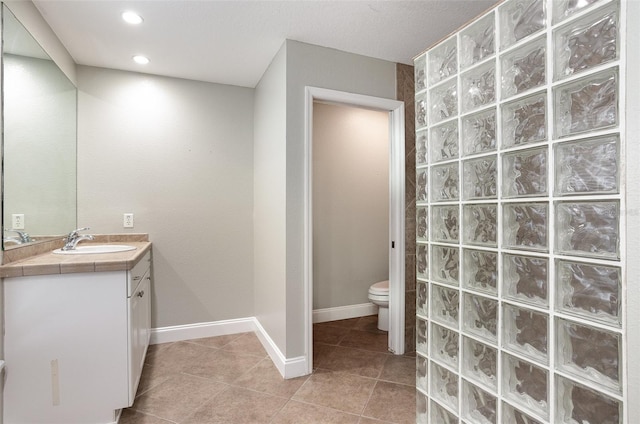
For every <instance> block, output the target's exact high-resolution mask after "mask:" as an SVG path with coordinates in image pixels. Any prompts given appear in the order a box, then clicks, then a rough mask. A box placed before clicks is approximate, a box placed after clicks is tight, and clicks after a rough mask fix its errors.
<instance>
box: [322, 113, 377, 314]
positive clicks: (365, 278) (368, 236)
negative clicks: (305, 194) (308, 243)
mask: <svg viewBox="0 0 640 424" xmlns="http://www.w3.org/2000/svg"><path fill="white" fill-rule="evenodd" d="M387 279H389V113H388V112H381V111H373V110H367V109H360V108H355V107H350V106H344V105H332V104H324V103H318V102H316V103H315V104H314V107H313V309H324V308H333V307H337V306H347V305H355V304H362V303H367V302H368V301H369V300H368V298H367V296H368V289H369V286H370V285H371V284H373V283H375V282H377V281H381V280H387Z"/></svg>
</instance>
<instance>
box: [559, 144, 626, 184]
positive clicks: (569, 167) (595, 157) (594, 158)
mask: <svg viewBox="0 0 640 424" xmlns="http://www.w3.org/2000/svg"><path fill="white" fill-rule="evenodd" d="M619 157H620V139H619V136H618V135H610V136H604V137H595V138H590V139H586V140H578V141H572V142H567V143H559V144H556V145H555V163H556V165H555V172H556V177H555V178H556V184H555V191H556V195H560V196H562V195H574V194H613V193H618V190H619V182H618V180H619V178H620V176H619V175H620V173H619V170H618V160H619Z"/></svg>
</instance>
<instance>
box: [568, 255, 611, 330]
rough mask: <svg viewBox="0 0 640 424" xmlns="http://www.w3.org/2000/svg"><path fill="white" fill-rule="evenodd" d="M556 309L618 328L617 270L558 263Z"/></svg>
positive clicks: (582, 264)
mask: <svg viewBox="0 0 640 424" xmlns="http://www.w3.org/2000/svg"><path fill="white" fill-rule="evenodd" d="M556 275H557V277H556V287H557V294H556V307H557V308H558V309H559V310H561V311H563V312H566V313H567V314H571V315H577V316H580V317H583V318H587V319H590V320H594V321H600V322H603V323H606V324H613V325H616V326H620V324H621V301H622V275H621V270H620V268H617V267H610V266H603V265H592V264H586V263H578V262H569V261H563V260H559V261H557V263H556Z"/></svg>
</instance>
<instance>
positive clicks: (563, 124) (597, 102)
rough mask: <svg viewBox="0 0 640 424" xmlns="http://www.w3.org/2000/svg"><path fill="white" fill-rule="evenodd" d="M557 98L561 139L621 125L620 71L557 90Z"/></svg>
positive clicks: (554, 96) (613, 70)
mask: <svg viewBox="0 0 640 424" xmlns="http://www.w3.org/2000/svg"><path fill="white" fill-rule="evenodd" d="M553 99H554V100H553V101H554V105H555V125H556V134H557V135H558V137H564V136H569V135H573V134H579V133H583V132H586V131H593V130H597V129H604V128H608V127H613V126H615V125H617V124H618V71H617V69H608V70H606V71H604V72H600V73H598V74H594V75H589V76H588V77H585V78H582V79H579V80H577V81H572V82H570V83H567V84H564V85H560V86H557V87H554V89H553Z"/></svg>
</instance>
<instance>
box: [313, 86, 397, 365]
mask: <svg viewBox="0 0 640 424" xmlns="http://www.w3.org/2000/svg"><path fill="white" fill-rule="evenodd" d="M314 101H323V102H330V103H337V104H342V105H347V106H355V107H361V108H365V109H373V110H380V111H387V112H389V242H390V246H389V350H390V351H391V352H393V353H395V354H398V355H401V354H403V353H404V336H405V334H404V331H405V330H404V328H405V316H404V315H405V304H404V302H405V300H404V298H405V293H404V290H405V148H404V142H405V141H404V103H403V102H400V101H398V100H391V99H385V98H382V97H373V96H365V95H362V94H354V93H348V92H344V91H336V90H329V89H325V88H317V87H309V86H307V87H305V118H304V122H305V137H304V194H303V195H304V240H303V242H304V246H303V256H304V259H303V266H304V269H303V273H304V277H303V278H304V282H303V284H304V297H305V304H304V319H305V335H304V339H305V343H306V346H307V347H306V355H305V356H306V360H307V371H308V373H309V374H311V372H312V369H313V198H312V193H313V162H312V159H313V158H312V155H313V102H314ZM391 243H393V245H394V247H393V248H392V247H391Z"/></svg>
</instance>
